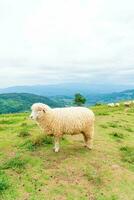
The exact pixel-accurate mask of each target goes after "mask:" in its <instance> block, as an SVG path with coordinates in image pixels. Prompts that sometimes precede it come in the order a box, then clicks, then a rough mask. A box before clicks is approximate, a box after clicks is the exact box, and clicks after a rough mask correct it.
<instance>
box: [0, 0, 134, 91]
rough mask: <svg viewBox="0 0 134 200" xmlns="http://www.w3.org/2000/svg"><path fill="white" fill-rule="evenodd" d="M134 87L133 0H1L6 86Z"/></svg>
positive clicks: (1, 64)
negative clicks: (80, 84) (71, 84)
mask: <svg viewBox="0 0 134 200" xmlns="http://www.w3.org/2000/svg"><path fill="white" fill-rule="evenodd" d="M79 81H80V82H83V83H90V85H91V84H96V83H97V84H98V85H99V84H107V85H111V86H112V85H117V86H118V85H124V86H125V88H126V87H128V88H132V87H133V88H134V1H133V0H56V1H55V0H49V1H48V0H23V1H21V0H12V1H11V0H1V1H0V88H3V87H9V86H14V85H36V84H43V85H47V84H60V83H70V82H73V83H77V82H79Z"/></svg>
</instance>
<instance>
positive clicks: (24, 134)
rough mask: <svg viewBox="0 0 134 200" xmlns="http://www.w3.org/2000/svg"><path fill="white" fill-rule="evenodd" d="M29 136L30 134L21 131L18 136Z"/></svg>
mask: <svg viewBox="0 0 134 200" xmlns="http://www.w3.org/2000/svg"><path fill="white" fill-rule="evenodd" d="M29 135H30V133H29V132H28V131H26V130H23V131H20V133H19V134H18V136H19V137H27V136H29Z"/></svg>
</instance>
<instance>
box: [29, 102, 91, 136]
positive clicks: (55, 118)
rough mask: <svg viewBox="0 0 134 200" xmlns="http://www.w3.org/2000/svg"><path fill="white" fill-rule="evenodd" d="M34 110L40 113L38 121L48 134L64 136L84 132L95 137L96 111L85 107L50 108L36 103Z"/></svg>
mask: <svg viewBox="0 0 134 200" xmlns="http://www.w3.org/2000/svg"><path fill="white" fill-rule="evenodd" d="M32 112H34V113H36V112H37V113H38V117H37V119H36V121H37V122H38V124H39V125H40V127H41V128H42V129H43V130H44V132H45V133H46V134H50V135H54V136H59V137H60V136H62V135H63V134H70V135H75V134H79V133H83V134H84V135H85V136H87V137H90V136H91V135H90V134H92V136H91V137H93V128H94V120H95V117H94V113H93V112H92V111H91V110H89V109H88V108H84V107H68V108H54V109H52V108H50V107H49V106H47V105H45V104H40V103H39V104H38V103H37V104H34V105H33V106H32Z"/></svg>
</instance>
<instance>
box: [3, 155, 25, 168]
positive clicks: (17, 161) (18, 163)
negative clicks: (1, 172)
mask: <svg viewBox="0 0 134 200" xmlns="http://www.w3.org/2000/svg"><path fill="white" fill-rule="evenodd" d="M26 163H27V161H26V160H24V159H22V158H21V157H20V156H19V155H17V156H15V157H14V158H11V159H9V160H8V161H6V162H5V163H4V164H3V165H2V166H1V168H2V169H13V170H16V169H18V170H22V169H24V168H25V165H26Z"/></svg>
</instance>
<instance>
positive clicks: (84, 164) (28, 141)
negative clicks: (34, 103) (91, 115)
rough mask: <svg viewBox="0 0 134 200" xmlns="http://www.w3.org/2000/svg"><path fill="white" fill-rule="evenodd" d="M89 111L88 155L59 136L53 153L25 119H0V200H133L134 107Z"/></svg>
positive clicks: (77, 141)
mask: <svg viewBox="0 0 134 200" xmlns="http://www.w3.org/2000/svg"><path fill="white" fill-rule="evenodd" d="M93 110H94V112H95V114H96V128H95V138H94V148H93V150H91V151H90V150H88V149H86V148H84V147H83V144H84V143H83V138H82V136H80V135H79V136H65V137H64V138H63V140H62V141H61V149H60V152H59V153H54V152H53V150H52V146H53V144H52V143H53V139H52V138H48V137H44V136H43V135H42V133H41V131H40V130H39V128H38V127H37V125H36V124H35V123H34V122H32V121H30V120H29V119H28V114H26V113H25V114H23V113H22V114H8V115H0V199H2V200H134V106H133V107H131V108H128V109H125V108H124V107H123V106H120V107H119V108H108V107H107V106H96V107H93Z"/></svg>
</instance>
